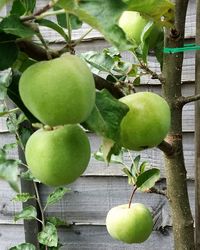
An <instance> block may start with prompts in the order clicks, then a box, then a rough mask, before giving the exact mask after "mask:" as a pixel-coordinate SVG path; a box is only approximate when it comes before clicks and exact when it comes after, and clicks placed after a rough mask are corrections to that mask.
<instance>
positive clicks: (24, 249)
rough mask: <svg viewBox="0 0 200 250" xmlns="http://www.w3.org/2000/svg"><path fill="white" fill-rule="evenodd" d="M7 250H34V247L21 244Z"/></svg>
mask: <svg viewBox="0 0 200 250" xmlns="http://www.w3.org/2000/svg"><path fill="white" fill-rule="evenodd" d="M9 250H36V247H35V246H34V245H33V244H31V243H22V244H19V245H17V246H14V247H11V248H9Z"/></svg>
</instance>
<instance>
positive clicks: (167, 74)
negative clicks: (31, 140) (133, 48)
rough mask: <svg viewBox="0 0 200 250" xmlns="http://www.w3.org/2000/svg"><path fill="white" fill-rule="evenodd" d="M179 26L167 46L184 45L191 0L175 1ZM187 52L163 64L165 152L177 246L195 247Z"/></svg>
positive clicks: (170, 33)
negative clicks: (185, 131)
mask: <svg viewBox="0 0 200 250" xmlns="http://www.w3.org/2000/svg"><path fill="white" fill-rule="evenodd" d="M175 4H176V7H175V29H172V30H171V31H167V32H166V38H165V47H171V48H173V47H183V45H184V29H185V17H186V10H187V5H188V0H176V1H175ZM182 63H183V53H174V54H165V55H164V64H163V77H164V79H165V83H164V84H163V95H164V97H165V98H166V100H167V101H168V103H169V105H170V108H171V129H170V132H169V135H168V138H167V140H168V142H170V143H171V144H172V146H173V148H174V153H173V154H172V155H170V156H167V155H165V169H166V178H167V195H168V198H169V202H170V206H171V213H172V221H173V235H174V249H176V250H186V249H187V250H189V249H190V250H193V249H195V247H194V229H193V218H192V214H191V210H190V204H189V198H188V191H187V176H186V169H185V163H184V155H183V144H182V106H181V105H180V104H179V103H178V102H177V98H179V97H181V95H182V94H181V75H182Z"/></svg>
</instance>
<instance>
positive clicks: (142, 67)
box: [139, 61, 165, 84]
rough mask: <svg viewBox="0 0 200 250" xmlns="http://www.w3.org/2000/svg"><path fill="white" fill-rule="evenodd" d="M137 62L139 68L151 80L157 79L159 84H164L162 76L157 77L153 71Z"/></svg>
mask: <svg viewBox="0 0 200 250" xmlns="http://www.w3.org/2000/svg"><path fill="white" fill-rule="evenodd" d="M139 62H140V64H139V67H140V68H141V69H143V70H144V71H145V72H146V73H147V74H149V75H151V76H152V79H158V80H159V81H160V83H161V84H164V83H165V79H164V78H163V77H162V76H160V75H158V74H157V73H156V72H155V71H152V70H151V69H150V68H148V67H147V66H146V65H145V64H144V63H143V62H141V61H139Z"/></svg>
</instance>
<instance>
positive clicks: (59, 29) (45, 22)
mask: <svg viewBox="0 0 200 250" xmlns="http://www.w3.org/2000/svg"><path fill="white" fill-rule="evenodd" d="M37 22H38V23H39V25H40V26H45V27H48V28H50V29H53V30H55V31H56V32H58V33H59V34H60V35H61V36H62V37H63V38H64V39H65V41H68V40H69V38H68V36H67V34H66V33H65V31H64V30H63V28H62V27H61V26H59V25H58V24H56V23H54V22H52V21H50V20H48V19H41V20H38V21H37Z"/></svg>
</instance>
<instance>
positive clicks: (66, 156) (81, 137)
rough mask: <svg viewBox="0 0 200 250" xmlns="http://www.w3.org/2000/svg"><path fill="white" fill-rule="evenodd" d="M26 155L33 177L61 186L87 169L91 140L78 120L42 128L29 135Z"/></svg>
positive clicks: (47, 183) (50, 184)
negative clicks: (63, 124) (73, 122)
mask: <svg viewBox="0 0 200 250" xmlns="http://www.w3.org/2000/svg"><path fill="white" fill-rule="evenodd" d="M25 157H26V161H27V165H28V167H29V169H30V170H31V172H32V174H33V176H34V177H36V178H37V179H38V180H39V181H41V182H42V183H44V184H46V185H49V186H60V185H64V184H69V183H71V182H73V181H75V180H76V179H77V178H78V177H79V176H80V175H81V174H82V173H83V172H84V171H85V169H86V168H87V166H88V163H89V160H90V144H89V140H88V138H87V135H86V134H85V132H84V131H83V130H82V128H81V127H80V126H78V125H75V124H68V125H65V126H58V127H55V128H54V129H53V130H44V129H39V130H37V131H36V132H35V133H33V134H32V135H31V136H30V138H29V139H28V142H27V144H26V148H25Z"/></svg>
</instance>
